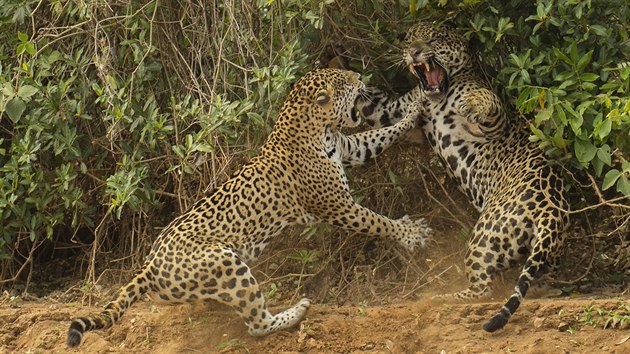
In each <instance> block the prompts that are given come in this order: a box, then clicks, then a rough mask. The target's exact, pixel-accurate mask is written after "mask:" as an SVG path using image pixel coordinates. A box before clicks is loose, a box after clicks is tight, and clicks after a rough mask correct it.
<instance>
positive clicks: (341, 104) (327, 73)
mask: <svg viewBox="0 0 630 354" xmlns="http://www.w3.org/2000/svg"><path fill="white" fill-rule="evenodd" d="M364 91H365V85H364V84H363V82H361V80H359V74H358V73H355V72H353V71H347V70H340V69H331V68H327V69H320V70H315V71H311V72H309V73H307V74H306V75H304V76H303V77H302V78H301V79H300V80H299V81H298V82H297V83H296V84H295V87H294V88H293V90H292V91H291V94H290V96H289V99H287V103H289V102H290V104H291V106H293V107H295V108H300V107H301V108H303V109H302V110H303V111H304V112H306V114H307V115H308V117H307V119H309V121H310V122H312V123H315V124H318V125H319V124H322V125H324V126H333V127H335V128H341V127H356V126H357V125H359V123H360V122H361V118H360V116H359V115H358V114H357V113H356V111H355V109H354V106H355V104H356V101H357V99H358V98H359V97H360V95H361V94H362V93H363V92H364Z"/></svg>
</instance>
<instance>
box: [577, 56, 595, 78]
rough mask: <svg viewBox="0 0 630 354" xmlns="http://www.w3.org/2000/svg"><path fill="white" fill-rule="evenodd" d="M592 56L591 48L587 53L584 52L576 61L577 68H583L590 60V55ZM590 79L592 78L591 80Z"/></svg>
mask: <svg viewBox="0 0 630 354" xmlns="http://www.w3.org/2000/svg"><path fill="white" fill-rule="evenodd" d="M592 56H593V50H591V51H589V52H588V53H586V54H585V55H584V56H582V57H581V58H580V60H579V61H578V63H577V66H576V67H577V70H578V71H580V70H582V69H584V67H585V66H586V65H587V64H588V63H590V62H591V57H592ZM591 81H592V80H591Z"/></svg>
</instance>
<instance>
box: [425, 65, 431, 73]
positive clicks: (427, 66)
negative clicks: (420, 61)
mask: <svg viewBox="0 0 630 354" xmlns="http://www.w3.org/2000/svg"><path fill="white" fill-rule="evenodd" d="M424 68H425V69H426V70H427V72H429V71H431V66H430V65H429V63H424Z"/></svg>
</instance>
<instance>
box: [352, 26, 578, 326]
mask: <svg viewBox="0 0 630 354" xmlns="http://www.w3.org/2000/svg"><path fill="white" fill-rule="evenodd" d="M404 45H405V49H404V53H403V60H404V62H405V64H406V66H407V67H408V68H409V71H410V72H411V74H412V75H413V76H415V78H416V79H417V81H418V85H417V86H415V87H414V88H413V89H412V90H411V91H409V92H408V93H406V94H404V95H402V96H400V97H399V98H397V99H390V98H388V96H387V95H386V94H385V93H384V92H383V91H380V90H379V89H377V88H369V89H368V91H369V92H370V93H369V95H368V96H369V98H368V99H364V100H360V101H358V102H357V109H358V110H359V111H360V113H361V115H362V116H363V117H364V118H365V119H366V121H367V122H368V123H369V124H370V125H372V126H374V127H381V126H389V125H392V124H395V123H397V122H398V121H400V120H401V118H402V116H403V114H404V113H405V112H406V111H407V107H409V106H410V105H420V106H421V107H422V108H420V110H421V113H420V114H419V117H420V118H419V123H418V125H419V127H420V129H422V131H423V132H424V133H425V136H426V140H427V141H428V143H429V144H430V145H431V147H432V149H433V151H434V152H435V153H436V155H437V156H439V158H440V159H441V160H442V162H443V164H444V165H445V168H446V170H447V171H448V173H449V174H450V176H451V177H452V178H453V179H454V181H455V182H456V184H457V185H458V187H459V188H460V190H461V191H462V192H463V193H464V194H465V195H466V196H467V197H468V199H469V200H470V202H471V203H472V204H473V205H474V207H475V208H476V209H477V210H478V211H479V212H480V216H479V219H478V220H477V222H476V224H475V225H474V227H473V229H472V232H471V237H470V240H469V242H468V247H467V252H466V255H465V270H466V276H467V279H468V281H469V287H468V288H467V289H465V290H462V291H460V292H457V293H454V294H443V295H438V296H437V297H438V298H443V299H451V300H464V301H465V300H471V299H476V298H482V297H487V296H489V295H490V294H491V290H492V289H491V285H492V281H493V278H494V277H495V275H496V274H497V273H498V272H500V271H504V270H506V269H508V268H511V267H514V266H516V265H517V264H520V263H521V262H523V261H524V265H523V267H522V270H521V272H520V274H519V276H518V280H517V281H516V286H515V287H514V291H513V293H512V294H511V296H510V297H509V299H507V301H506V302H505V304H504V305H503V306H502V308H501V309H500V311H499V312H498V313H497V314H496V315H494V316H493V317H492V318H491V319H490V320H489V321H487V322H486V323H485V324H484V326H483V328H484V329H485V330H486V331H489V332H493V331H496V330H498V329H500V328H502V327H504V326H505V325H506V324H507V322H508V321H509V319H510V317H511V316H512V315H513V314H514V313H515V311H516V310H517V308H518V307H519V306H520V304H521V302H522V301H523V298H524V297H525V295H526V294H527V291H528V289H529V287H530V285H531V282H532V281H533V280H534V279H536V278H538V277H539V276H540V275H542V274H544V273H546V272H548V271H549V270H551V269H553V268H555V267H556V264H557V261H558V257H559V255H560V251H561V249H562V246H563V243H564V238H565V237H564V229H565V227H566V225H567V222H568V213H567V210H568V203H567V200H566V197H565V195H564V186H563V179H562V176H561V175H560V174H559V171H558V167H557V165H556V164H554V163H553V161H552V160H550V159H548V158H547V157H546V155H545V154H544V152H543V151H542V150H541V149H540V148H539V147H538V146H537V144H536V143H534V142H530V140H529V139H528V138H529V135H530V131H529V128H528V126H527V125H526V124H525V123H523V122H521V123H516V124H515V123H511V120H510V119H508V118H509V116H508V115H507V113H506V110H505V109H504V107H503V104H502V101H501V99H500V98H499V97H498V96H497V94H496V93H495V92H494V91H493V89H492V86H491V85H490V84H489V83H488V81H487V80H486V77H485V76H484V75H483V74H482V73H483V71H482V68H481V67H480V64H479V61H478V59H477V58H476V56H475V55H474V53H473V51H472V50H471V48H470V45H469V42H468V41H467V40H466V39H465V38H464V37H463V36H462V35H460V34H459V33H457V31H456V30H455V29H453V28H450V27H446V26H439V25H434V24H433V23H428V22H421V23H418V24H416V25H414V26H412V27H411V28H410V29H409V31H408V32H407V34H406V36H405V39H404ZM521 121H524V120H523V119H521Z"/></svg>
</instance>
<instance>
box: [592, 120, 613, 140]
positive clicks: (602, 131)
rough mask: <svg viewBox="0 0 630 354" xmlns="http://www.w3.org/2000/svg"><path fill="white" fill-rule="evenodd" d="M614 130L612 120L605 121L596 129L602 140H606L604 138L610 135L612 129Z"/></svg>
mask: <svg viewBox="0 0 630 354" xmlns="http://www.w3.org/2000/svg"><path fill="white" fill-rule="evenodd" d="M611 128H612V120H611V119H604V121H603V122H602V124H601V125H600V126H599V127H598V128H597V129H596V130H597V135H599V139H600V140H604V138H606V137H608V135H610V129H611Z"/></svg>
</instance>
